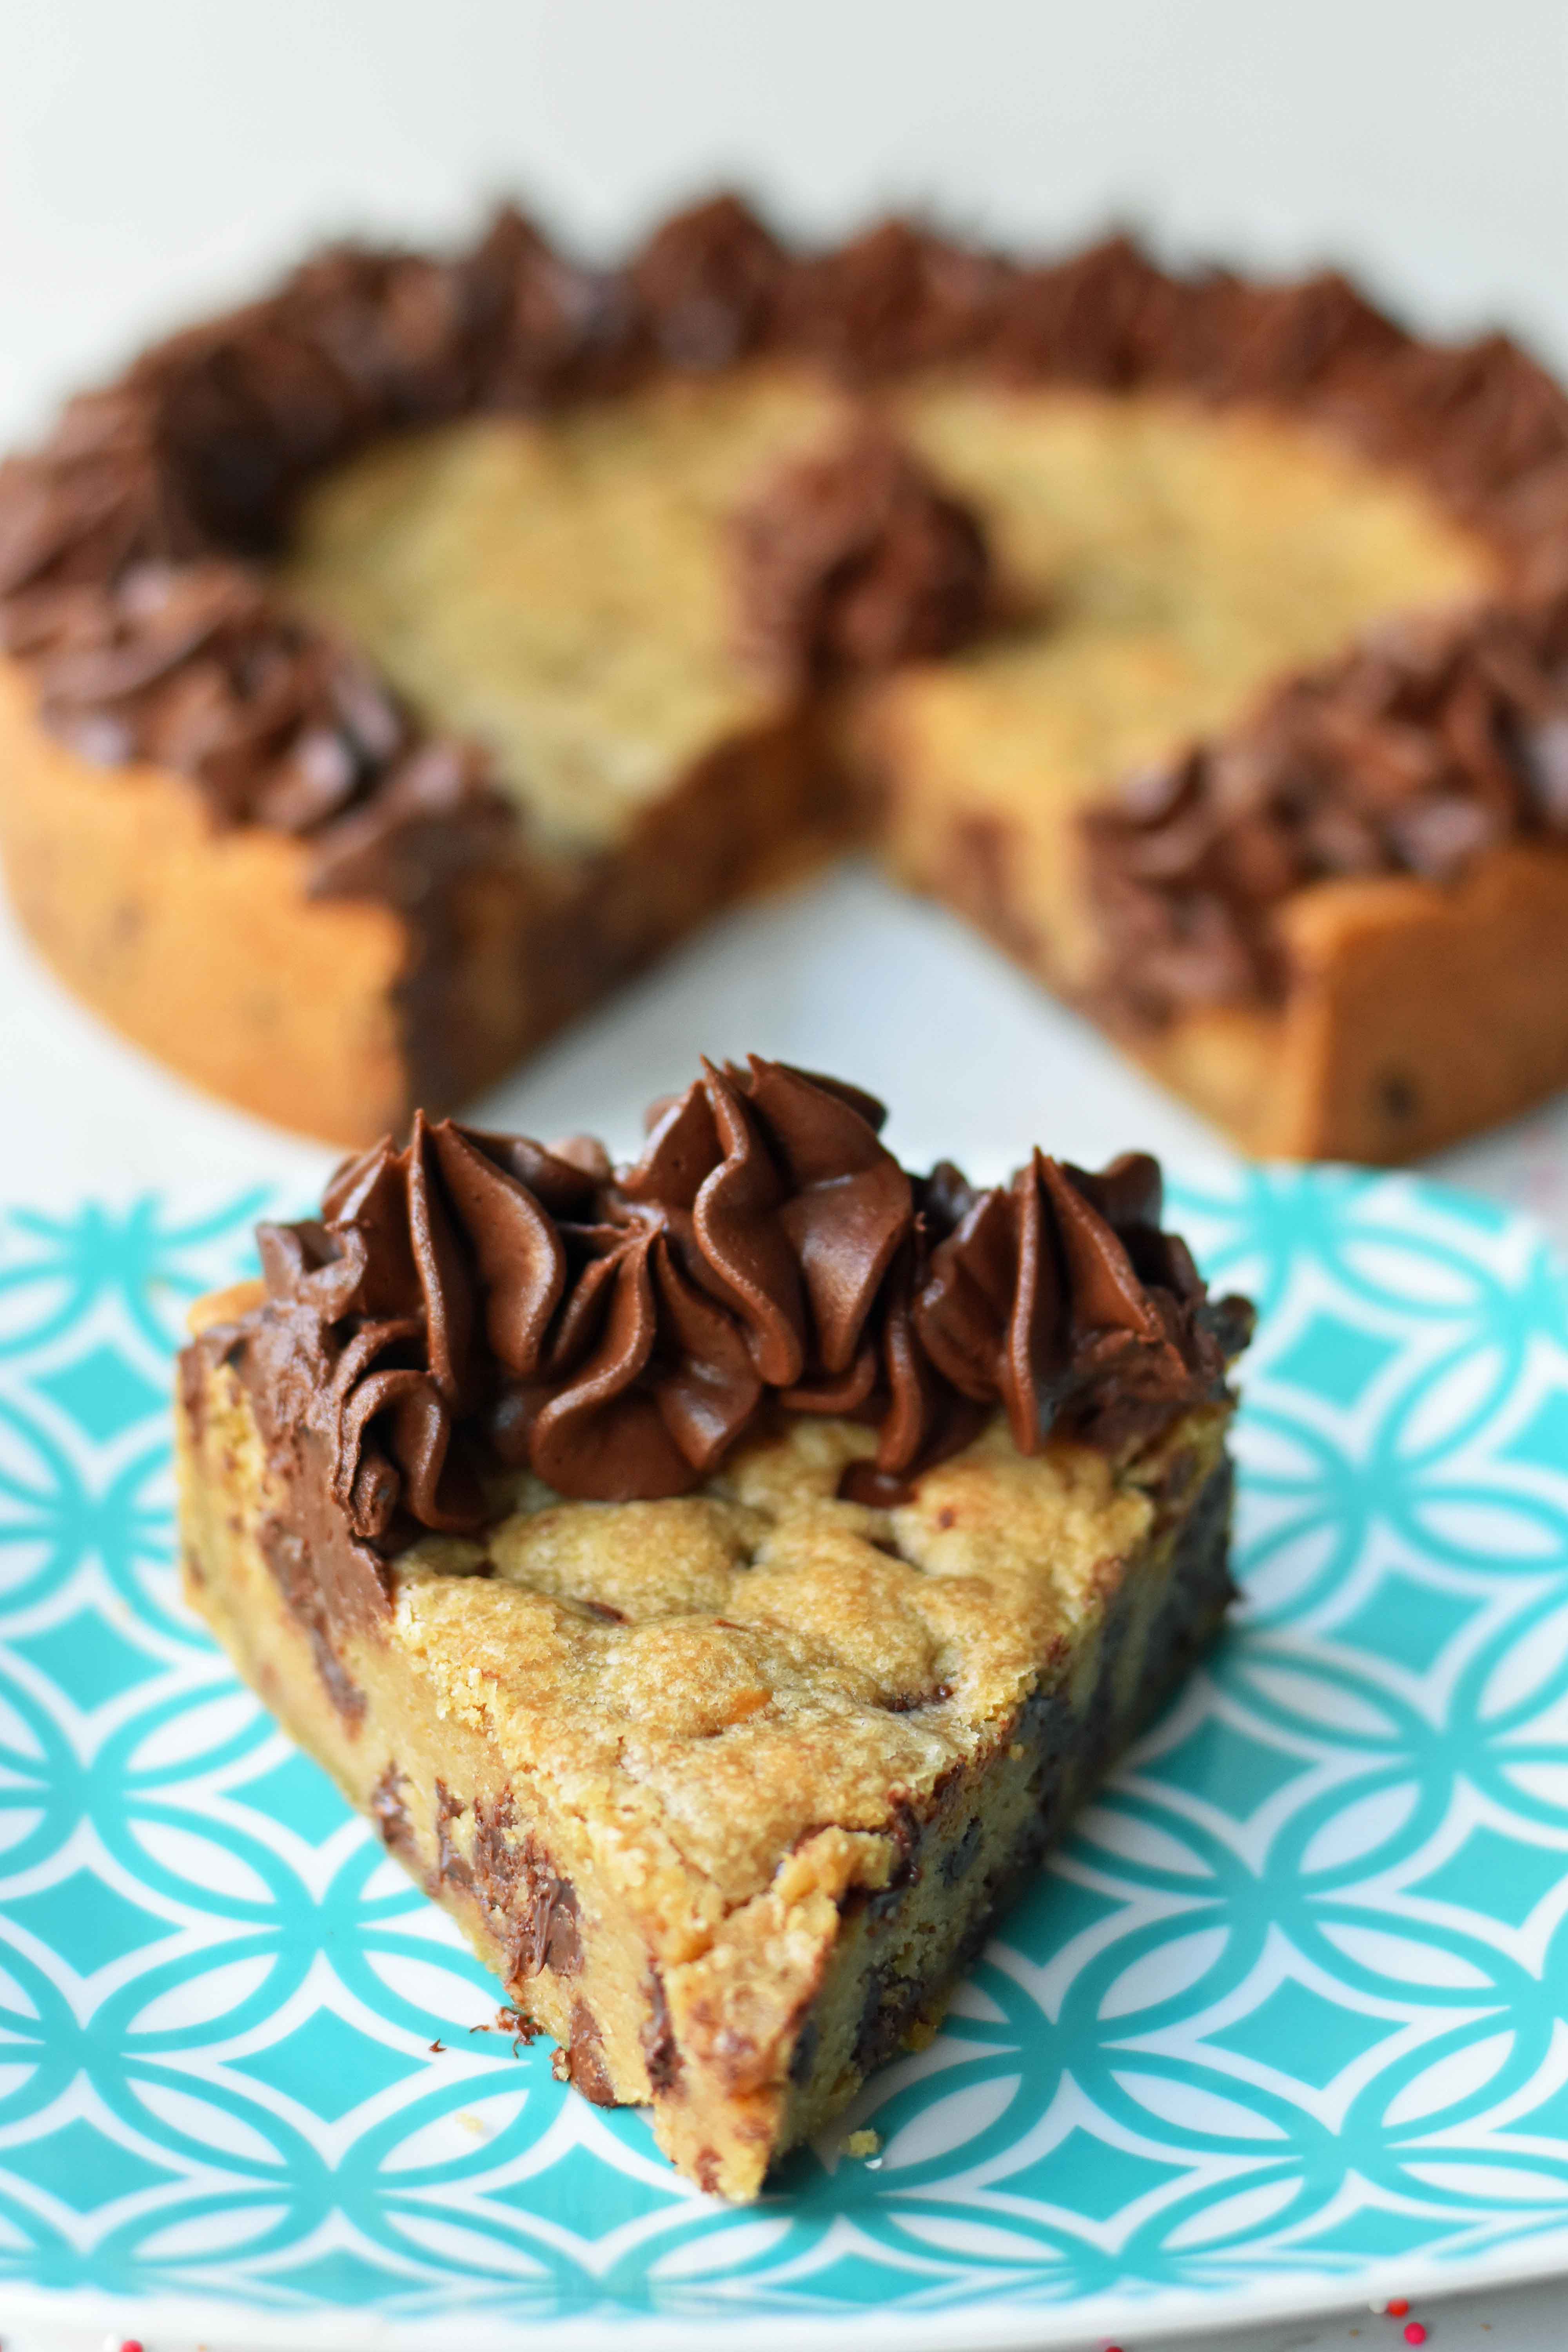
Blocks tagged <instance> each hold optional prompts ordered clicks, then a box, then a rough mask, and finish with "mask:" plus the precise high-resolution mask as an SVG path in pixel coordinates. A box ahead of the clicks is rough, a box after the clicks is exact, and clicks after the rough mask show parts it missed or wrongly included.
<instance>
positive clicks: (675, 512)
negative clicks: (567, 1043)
mask: <svg viewBox="0 0 1568 2352" xmlns="http://www.w3.org/2000/svg"><path fill="white" fill-rule="evenodd" d="M1565 583H1568V398H1565V397H1564V395H1563V392H1562V391H1561V389H1560V388H1559V387H1558V386H1557V385H1556V384H1554V383H1552V381H1551V379H1550V378H1549V377H1548V376H1546V375H1545V374H1544V373H1543V372H1542V370H1541V369H1540V368H1539V367H1537V366H1536V365H1535V364H1534V363H1533V362H1531V361H1530V360H1529V359H1528V358H1527V357H1526V356H1525V354H1524V353H1523V352H1520V351H1518V350H1517V349H1515V348H1514V347H1513V346H1512V345H1511V344H1510V343H1508V342H1507V341H1505V340H1504V339H1502V338H1500V337H1492V338H1489V339H1488V340H1485V341H1481V342H1479V343H1476V344H1473V345H1469V346H1466V347H1463V348H1458V349H1443V348H1439V347H1437V346H1435V345H1432V344H1428V343H1424V342H1422V341H1419V340H1417V339H1416V338H1415V337H1414V336H1412V335H1410V334H1408V333H1406V332H1405V331H1403V330H1402V329H1401V328H1399V327H1398V326H1396V325H1395V324H1394V322H1393V321H1392V320H1389V319H1387V318H1385V317H1384V316H1382V315H1381V314H1380V313H1379V312H1378V311H1377V310H1374V309H1373V307H1372V306H1371V305H1370V304H1369V303H1368V302H1366V301H1365V300H1364V299H1363V298H1362V297H1361V296H1360V295H1358V294H1357V293H1356V292H1355V290H1354V289H1352V287H1350V286H1349V285H1347V284H1346V283H1345V281H1344V280H1343V279H1342V278H1337V277H1334V276H1332V275H1324V276H1321V277H1318V278H1310V279H1307V280H1305V281H1303V282H1301V283H1300V284H1297V285H1290V286H1263V285H1258V284H1253V283H1249V282H1247V281H1246V280H1244V279H1240V278H1235V277H1233V276H1230V275H1228V274H1226V273H1224V272H1218V271H1210V272H1199V273H1195V274H1192V275H1188V276H1183V277H1176V276H1173V275H1170V274H1168V273H1166V272H1164V271H1163V270H1161V269H1159V268H1156V267H1155V266H1154V265H1153V264H1152V262H1150V261H1149V260H1148V259H1147V258H1146V257H1144V256H1143V255H1142V254H1140V253H1139V252H1138V251H1137V250H1136V249H1135V248H1134V247H1131V245H1129V244H1128V243H1127V242H1126V241H1125V240H1120V239H1113V240H1111V241H1110V242H1108V243H1106V244H1103V245H1100V246H1099V247H1093V248H1091V249H1090V250H1089V251H1086V252H1083V253H1080V254H1077V255H1073V256H1070V257H1067V258H1066V259H1062V260H1058V261H1055V262H1051V263H1045V264H1042V263H1033V262H1029V261H1026V260H1018V259H1012V258H1008V257H1004V256H1001V255H996V254H988V253H985V252H982V251H978V250H975V249H973V248H970V247H963V246H960V245H956V244H954V243H952V242H951V241H949V240H946V239H944V238H942V237H940V236H933V235H931V233H929V232H928V231H925V230H922V229H921V228H919V227H916V226H910V225H909V224H907V223H900V222H889V223H885V224H884V225H883V226H880V227H879V228H877V229H874V230H871V231H868V233H867V234H865V235H864V236H858V237H856V238H854V239H852V240H851V241H850V242H849V243H848V244H847V245H845V246H843V247H838V248H837V249H834V250H827V251H820V252H815V253H793V252H790V251H789V250H787V249H786V248H785V247H784V246H783V245H782V244H781V243H780V242H779V241H778V240H777V239H776V238H775V237H774V236H773V235H772V234H771V233H770V232H769V231H768V229H767V228H766V227H765V226H763V224H762V223H761V222H760V221H758V220H757V219H756V218H755V217H754V216H753V215H751V214H750V213H749V212H748V211H747V210H746V209H745V207H744V206H743V205H741V204H739V203H738V202H737V201H735V200H734V199H733V198H726V199H720V200H717V201H715V202H713V203H710V204H709V205H702V206H699V207H697V208H696V209H695V210H693V211H691V212H689V213H687V214H685V215H680V216H678V217H677V218H675V219H673V220H670V221H668V222H666V223H665V224H664V225H663V226H662V227H660V228H659V229H658V230H657V231H656V232H655V234H654V235H653V236H651V237H650V238H649V240H648V242H647V245H646V246H645V247H643V249H642V250H641V251H640V252H639V253H638V254H637V255H636V256H635V257H632V259H631V260H630V261H629V262H628V263H627V264H626V266H625V267H624V268H619V269H611V270H598V271H590V270H586V269H583V268H577V267H575V266H574V265H572V264H571V263H569V262H568V261H566V260H565V259H563V257H561V256H560V255H559V254H557V253H556V252H554V251H552V249H551V247H549V246H548V245H547V244H546V242H545V240H544V239H543V238H542V237H541V236H539V235H538V234H537V233H536V232H535V231H534V230H532V229H531V227H530V226H529V225H528V224H527V223H526V222H524V221H523V220H521V218H520V217H519V216H518V215H515V214H511V213H506V214H502V215H500V217H499V218H498V219H497V220H496V222H495V223H494V224H493V225H492V226H491V227H490V229H489V231H488V232H487V234H486V235H485V236H483V237H482V238H481V239H480V240H479V243H478V244H477V245H476V246H475V247H474V248H473V249H472V250H470V251H468V252H464V253H460V254H458V255H457V256H455V257H451V258H448V259H445V260H437V259H433V258H430V257H426V256H421V255H417V254H410V253H375V252H368V251H364V250H361V249H358V248H343V249H340V250H336V251H333V252H331V253H328V254H325V255H321V256H319V257H316V258H315V259H314V260H313V261H310V262H308V263H307V264H306V265H305V266H304V267H303V268H300V270H299V271H297V272H296V273H295V274H294V276H293V277H292V278H289V280H287V282H286V283H285V284H284V285H282V286H281V287H280V288H279V289H277V290H276V291H275V292H274V293H273V294H271V295H270V296H268V298H267V299H264V300H261V301H259V302H256V303H253V304H251V305H250V306H248V307H247V308H246V309H245V310H239V311H237V312H234V313H232V314H231V315H229V316H228V317H226V318H220V319H215V320H211V321H209V322H208V323H207V324H205V325H204V326H201V327H198V328H196V329H195V330H193V331H191V332H190V333H188V334H185V335H182V336H179V337H176V338H175V339H174V341H170V342H167V343H164V344H163V345H161V346H159V347H158V348H156V349H155V350H153V351H151V352H147V353H145V354H143V356H142V358H141V359H140V360H139V361H137V362H135V363H134V365H133V366H132V367H131V368H130V369H129V370H128V371H127V372H126V373H125V374H124V375H123V376H122V377H121V380H120V381H119V382H118V383H114V384H111V385H110V386H109V387H107V388H106V389H104V390H102V391H100V392H98V393H95V394H89V395H87V396H86V397H84V398H82V399H80V400H79V401H77V402H75V403H73V404H72V405H71V406H70V408H69V409H68V412H67V413H66V415H65V416H64V417H63V418H62V419H61V421H60V423H59V424H58V427H57V429H56V430H55V432H54V434H53V435H52V436H51V437H50V438H49V439H48V440H47V442H46V443H45V445H44V446H42V447H40V448H39V449H37V450H36V451H34V452H32V453H31V454H29V455H27V456H25V457H17V458H15V459H12V460H9V461H8V462H7V463H6V465H5V467H4V468H0V848H3V850H4V855H5V862H6V866H7V870H8V874H9V878H10V886H11V889H12V892H13V895H14V897H15V898H16V903H17V906H18V908H19V909H20V911H21V914H22V917H23V919H24V921H25V923H26V927H27V929H28V930H29V931H30V932H31V934H32V935H33V937H34V938H35V939H36V940H37V942H38V943H39V945H40V946H41V947H42V948H43V950H44V951H45V952H46V953H47V955H48V956H49V957H50V959H51V960H52V961H53V962H54V963H55V965H56V966H57V968H58V970H59V971H60V972H61V973H62V974H63V975H64V976H65V978H66V979H67V980H68V982H70V984H71V985H72V986H73V987H75V988H76V989H77V990H78V991H79V992H80V993H81V994H82V995H84V996H85V997H86V998H87V999H88V1000H89V1002H90V1003H93V1004H94V1005H96V1006H97V1007H98V1008H99V1009H100V1011H102V1012H103V1013H105V1014H107V1016H108V1017H109V1018H110V1019H111V1020H113V1021H114V1022H116V1023H117V1024H119V1025H120V1026H121V1028H122V1029H124V1030H126V1031H127V1032H128V1033H129V1034H131V1035H132V1036H133V1037H135V1038H137V1039H139V1040H141V1041H142V1043H143V1044H145V1045H150V1046H151V1047H152V1048H153V1050H154V1051H155V1052H157V1053H159V1054H161V1055H163V1056H164V1057H165V1058H166V1059H167V1060H169V1061H171V1062H173V1063H174V1064H175V1065H176V1066H178V1067H180V1068H182V1069H184V1070H185V1071H187V1072H188V1073H189V1074H190V1075H192V1076H195V1077H196V1078H198V1079H199V1080H200V1081H202V1082H203V1083H204V1084H205V1085H207V1086H210V1087H214V1088H215V1089H216V1090H217V1091H218V1092H220V1093H222V1094H226V1095H227V1096H228V1097H231V1098H232V1099H234V1100H237V1101H239V1102H241V1103H243V1104H245V1105H247V1107H249V1108H253V1109H259V1110H261V1111H264V1112H266V1113H267V1114H268V1115H269V1116H271V1117H273V1118H279V1119H281V1120H283V1121H284V1122H285V1123H287V1124H290V1125H294V1126H300V1127H303V1128H306V1129H312V1130H314V1131H316V1132H318V1133H321V1134H327V1135H330V1136H331V1137H333V1138H334V1139H339V1140H341V1141H342V1142H344V1143H347V1144H352V1145H356V1146H357V1145H363V1144H364V1143H366V1142H368V1141H370V1140H372V1139H374V1137H375V1136H376V1135H377V1134H379V1133H381V1132H383V1131H384V1130H385V1129H392V1130H393V1131H394V1132H395V1133H396V1134H398V1135H400V1136H402V1135H405V1133H406V1131H407V1128H408V1123H409V1120H410V1119H411V1118H412V1116H413V1111H414V1108H415V1106H416V1104H423V1105H424V1106H425V1107H426V1108H437V1109H447V1108H451V1107H452V1106H454V1105H457V1104H460V1103H461V1102H462V1101H463V1100H464V1099H466V1098H468V1097H471V1096H473V1095H474V1094H475V1093H477V1092H478V1091H479V1088H480V1087H483V1086H485V1085H488V1084H489V1083H490V1082H491V1081H492V1080H494V1079H496V1078H499V1077H500V1076H501V1075H502V1074H503V1073H504V1072H505V1071H506V1070H507V1069H508V1068H509V1067H510V1066H511V1065H512V1063H514V1062H515V1061H516V1059H517V1058H518V1057H519V1056H520V1055H521V1054H523V1053H524V1052H526V1051H527V1050H529V1049H530V1048H531V1047H532V1046H534V1045H538V1044H539V1043H541V1042H542V1040H543V1039H544V1038H545V1037H547V1036H548V1035H549V1034H551V1033H552V1031H553V1030H555V1029H557V1028H558V1027H559V1026H560V1025H561V1024H562V1023H563V1021H565V1020H566V1019H568V1018H569V1017H571V1016H572V1015H573V1014H574V1013H577V1012H579V1011H581V1010H582V1009H584V1007H586V1006H588V1005H590V1004H592V1003H595V1002H596V1001H597V1000H598V999H599V998H601V997H602V996H603V995H604V994H605V992H607V991H608V990H609V989H610V988H612V987H613V986H614V985H615V984H616V982H618V981H620V980H622V979H623V978H625V977H626V976H628V975H629V974H631V973H632V972H634V971H636V970H637V968H638V967H639V966H641V965H642V964H644V963H646V961H647V960H648V958H649V957H650V956H652V955H654V954H655V953H656V952H657V951H658V950H659V949H660V948H662V947H664V946H666V945H667V944H668V943H669V942H670V941H672V940H676V939H678V938H679V937H681V936H683V935H684V934H686V933H687V932H689V931H690V930H691V929H693V928H694V927H695V926H696V925H698V924H699V923H700V922H701V921H702V920H703V919H705V918H706V916H708V915H709V914H710V912H711V911H712V910H714V909H716V908H719V907H721V906H723V905H725V904H727V903H729V902H731V900H733V899H735V898H737V897H739V896H740V895H742V893H743V892H745V891H747V890H748V889H751V888H753V887H757V885H758V884H759V883H761V882H764V881H766V880H768V879H770V878H772V877H774V876H776V875H777V874H778V873H779V872H780V871H781V870H789V869H791V868H794V867H798V866H800V865H801V864H802V863H803V862H805V861H806V860H808V859H810V858H811V857H813V856H819V855H821V854H822V852H823V850H824V849H825V848H826V847H827V846H828V845H831V844H832V843H834V842H835V841H837V840H839V839H841V838H842V837H843V836H844V835H847V834H849V833H853V832H857V831H858V832H859V833H861V834H862V835H866V836H868V838H869V840H870V841H871V843H872V845H874V846H877V847H879V848H882V849H884V850H885V852H886V858H887V863H888V865H889V867H890V869H891V870H892V871H893V872H894V873H895V874H896V875H897V876H899V877H901V878H902V879H904V880H905V881H908V882H910V883H912V884H913V885H914V886H915V887H919V888H921V889H925V890H929V891H931V892H933V893H935V894H936V895H937V896H939V897H941V898H944V899H945V900H947V901H948V902H949V903H951V904H952V905H954V906H956V907H957V908H959V909H960V910H961V911H962V912H963V913H965V914H966V915H968V916H969V917H970V918H972V919H974V920H976V921H978V922H979V923H981V924H982V925H983V926H984V928H985V929H987V930H988V931H989V932H990V934H991V935H992V936H993V937H994V939H995V940H998V941H999V942H1000V943H1001V944H1002V945H1003V946H1004V947H1005V949H1006V950H1008V951H1009V952H1010V953H1011V954H1013V955H1015V956H1016V957H1017V958H1018V959H1019V960H1020V961H1023V962H1024V963H1025V964H1026V965H1027V967H1028V968H1029V969H1030V970H1031V971H1034V972H1035V973H1037V975H1038V976H1039V977H1040V978H1041V979H1042V980H1044V981H1045V982H1047V984H1048V985H1049V986H1051V987H1052V988H1054V989H1055V990H1057V991H1058V992H1059V993H1060V994H1062V995H1063V996H1065V997H1066V998H1067V999H1068V1001H1069V1002H1071V1003H1075V1004H1077V1005H1079V1006H1080V1007H1082V1008H1083V1009H1084V1010H1086V1011H1087V1012H1088V1013H1089V1014H1090V1015H1091V1016H1092V1017H1094V1018H1096V1019H1097V1020H1099V1021H1100V1023H1101V1024H1103V1025H1104V1026H1105V1027H1106V1028H1107V1029H1108V1030H1109V1031H1110V1033H1111V1034H1113V1035H1114V1036H1115V1037H1116V1038H1117V1039H1118V1040H1119V1041H1120V1042H1121V1044H1122V1045H1125V1046H1126V1047H1127V1048H1129V1049H1130V1050H1131V1052H1132V1053H1133V1054H1134V1055H1137V1056H1138V1058H1139V1059H1140V1060H1141V1061H1142V1063H1143V1064H1144V1065H1145V1066H1147V1067H1149V1068H1151V1069H1152V1070H1154V1071H1155V1072H1157V1073H1158V1074H1159V1075H1160V1076H1163V1078H1164V1079H1166V1080H1167V1082H1169V1083H1170V1084H1171V1085H1173V1087H1176V1088H1178V1089H1179V1090H1180V1091H1181V1092H1182V1093H1184V1094H1185V1095H1186V1096H1187V1097H1189V1098H1190V1099H1192V1100H1193V1101H1194V1102H1195V1103H1197V1104H1198V1105H1199V1106H1200V1107H1201V1108H1203V1109H1204V1110H1205V1112H1206V1113H1207V1114H1208V1115H1209V1116H1210V1117H1212V1118H1215V1119H1217V1120H1218V1121H1219V1122H1220V1123H1221V1124H1222V1125H1224V1126H1225V1127H1226V1128H1227V1129H1229V1130H1230V1131H1231V1132H1232V1133H1233V1134H1234V1135H1235V1136H1236V1137H1237V1139H1239V1140H1240V1141H1241V1142H1242V1143H1243V1144H1244V1146H1246V1147H1247V1149H1249V1150H1255V1151H1258V1152H1262V1153H1287V1154H1292V1155H1300V1156H1309V1157H1310V1156H1317V1157H1329V1158H1342V1159H1365V1160H1398V1159H1401V1158H1407V1157H1409V1156H1411V1155H1413V1154H1415V1153H1418V1152H1422V1151H1426V1150H1432V1149H1434V1148H1436V1146H1437V1145H1439V1144H1441V1143H1443V1142H1445V1141H1447V1140H1448V1139H1451V1138H1452V1137H1454V1136H1456V1135H1459V1134H1462V1133H1464V1132H1466V1131H1468V1129H1472V1128H1474V1127H1476V1126H1478V1125H1479V1124H1481V1123H1483V1122H1485V1121H1488V1120H1490V1119H1494V1118H1500V1117H1503V1116H1506V1115H1508V1114H1509V1113H1510V1112H1512V1111H1516V1110H1518V1109H1520V1108H1523V1107H1524V1106H1525V1105H1527V1104H1528V1103H1530V1102H1531V1101H1532V1100H1534V1099H1536V1098H1538V1097H1540V1096H1542V1094H1544V1093H1546V1092H1548V1091H1549V1090H1550V1089H1552V1087H1557V1086H1561V1085H1563V1084H1564V1083H1568V1026H1565V1025H1564V1024H1563V1021H1562V1020H1561V1018H1560V1017H1559V1012H1558V1008H1559V1006H1560V1004H1561V1003H1562V1001H1563V994H1564V992H1565V991H1568V854H1565V849H1564V843H1565V841H1568V593H1565ZM193 997H195V998H198V999H199V1000H200V1002H201V1003H202V1005H203V1008H204V1018H203V1019H202V1020H201V1021H200V1022H192V1021H191V1020H190V1019H189V1018H188V1006H189V1004H190V1003H191V1001H192V999H193Z"/></svg>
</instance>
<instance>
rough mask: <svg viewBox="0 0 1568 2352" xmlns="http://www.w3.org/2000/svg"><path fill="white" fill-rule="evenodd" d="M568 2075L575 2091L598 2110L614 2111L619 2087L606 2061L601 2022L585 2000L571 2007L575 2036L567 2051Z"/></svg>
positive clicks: (576, 2002)
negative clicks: (600, 2028) (617, 2087)
mask: <svg viewBox="0 0 1568 2352" xmlns="http://www.w3.org/2000/svg"><path fill="white" fill-rule="evenodd" d="M566 2072H567V2075H568V2077H569V2078H570V2080H571V2083H572V2085H573V2088H574V2090H578V2091H581V2092H582V2094H583V2096H584V2098H585V2099H590V2100H592V2102H593V2104H594V2105H595V2106H596V2107H613V2106H614V2105H615V2104H616V2086H615V2084H614V2083H613V2082H612V2081H611V2079H610V2070H609V2066H608V2063H607V2062H606V2060H605V2042H604V2037H603V2035H602V2034H601V2033H600V2032H599V2021H598V2020H597V2018H596V2017H595V2015H594V2012H593V2011H592V2010H591V2009H590V2008H589V2006H588V2004H587V2002H586V2001H585V2000H574V2002H573V2004H572V2035H571V2040H570V2042H568V2043H567V2047H566Z"/></svg>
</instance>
